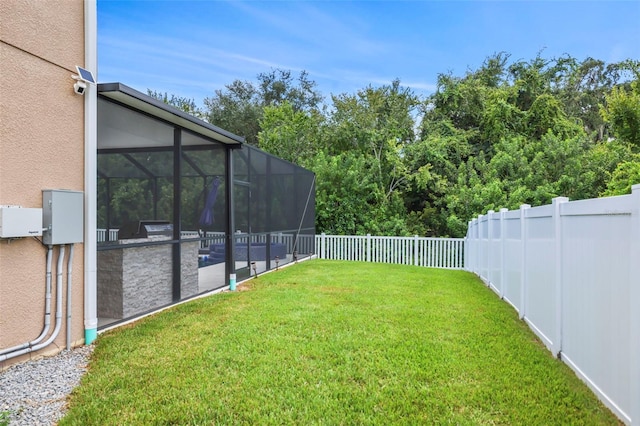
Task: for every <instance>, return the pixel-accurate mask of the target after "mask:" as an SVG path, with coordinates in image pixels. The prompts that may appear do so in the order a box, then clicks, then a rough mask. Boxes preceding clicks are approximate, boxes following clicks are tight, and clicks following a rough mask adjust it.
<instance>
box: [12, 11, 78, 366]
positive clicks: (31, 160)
mask: <svg viewBox="0 0 640 426" xmlns="http://www.w3.org/2000/svg"><path fill="white" fill-rule="evenodd" d="M75 65H81V66H82V65H84V6H83V2H82V1H81V0H2V1H0V205H21V206H23V207H42V190H43V189H71V190H77V191H84V98H83V97H82V96H79V95H76V94H75V93H74V91H73V83H74V80H73V79H72V78H71V74H74V73H75ZM83 252H84V248H83V247H82V244H76V247H75V249H74V260H73V296H72V300H73V310H72V331H73V334H72V341H73V342H74V344H76V345H77V344H81V343H83V338H84V325H83V298H84V294H83V287H84V270H83V265H84V259H83ZM56 260H57V250H56V256H54V259H53V262H52V263H53V274H54V275H53V277H54V291H53V293H54V297H53V300H52V325H51V329H53V326H54V323H55V314H54V311H55V303H56V301H55V273H56V271H55V265H56ZM45 262H46V248H45V247H44V246H43V245H42V244H41V243H40V242H38V241H36V240H35V239H33V238H23V239H18V240H12V241H10V242H9V241H7V240H0V349H4V348H7V347H11V346H14V345H19V344H22V343H24V342H28V341H30V340H32V339H34V338H36V337H37V336H38V335H39V334H40V331H41V330H42V327H43V319H44V301H45ZM63 268H64V277H65V279H64V283H65V287H64V294H65V296H64V297H63V303H64V306H66V261H65V264H64V267H63ZM65 318H66V311H65V312H64V313H63V324H62V329H61V332H60V334H59V336H58V337H57V338H56V340H55V341H54V343H53V344H51V345H49V346H48V347H47V348H45V349H42V350H41V351H39V352H37V353H33V354H30V355H24V356H21V357H18V358H14V359H11V360H8V361H5V362H4V363H0V369H2V368H3V367H6V366H7V365H9V364H11V363H15V362H19V361H22V360H24V359H26V358H30V357H38V356H42V355H45V354H50V353H53V352H57V351H60V350H62V349H64V348H65V345H66V335H65V330H66V323H65V322H64V321H65Z"/></svg>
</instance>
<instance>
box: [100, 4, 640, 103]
mask: <svg viewBox="0 0 640 426" xmlns="http://www.w3.org/2000/svg"><path fill="white" fill-rule="evenodd" d="M502 51H504V52H507V53H509V54H510V55H511V60H520V59H521V60H531V59H533V58H535V56H536V55H537V54H538V53H539V52H542V53H541V55H542V56H543V57H544V58H553V57H559V56H561V55H563V54H569V55H571V56H573V57H575V58H577V59H579V60H583V59H585V58H587V57H593V58H597V59H601V60H604V61H606V62H617V61H620V60H623V59H629V58H631V59H636V60H638V59H640V0H631V1H550V0H549V1H471V0H469V1H444V0H442V1H428V0H424V1H379V0H378V1H372V0H370V1H326V0H324V1H255V0H254V1H247V2H239V1H206V0H199V1H186V0H184V1H179V0H175V1H166V0H165V1H150V0H147V1H142V0H138V1H119V0H98V72H97V74H98V81H99V82H101V83H106V82H115V81H119V82H121V83H124V84H126V85H128V86H131V87H133V88H134V89H137V90H139V91H141V92H145V93H146V91H147V89H152V90H157V91H160V92H168V93H170V94H175V95H179V96H186V97H189V98H193V99H194V100H195V101H196V103H197V104H198V105H202V100H203V99H204V98H205V97H209V96H212V95H213V94H214V91H215V90H216V89H223V88H224V86H225V85H226V84H230V83H231V82H233V81H234V80H238V79H239V80H247V81H252V82H255V81H256V76H257V75H258V74H259V73H261V72H268V71H270V70H271V69H274V68H280V69H285V70H291V71H293V72H294V73H295V74H297V73H298V72H299V71H302V70H305V71H307V72H308V74H309V78H310V79H311V80H313V81H316V82H317V88H318V90H319V91H320V92H321V93H322V95H323V96H325V97H328V96H329V95H330V94H340V93H352V94H353V93H355V92H356V91H357V90H359V89H362V88H364V87H366V86H368V85H370V84H371V85H373V86H379V85H382V84H389V83H390V82H391V81H392V80H393V79H395V78H399V79H400V81H401V83H402V85H404V86H408V87H411V88H412V89H413V90H414V91H415V92H416V93H417V94H419V95H428V94H429V93H432V92H433V91H434V90H435V84H436V82H437V77H438V74H440V73H447V72H452V73H453V74H454V75H458V76H462V75H464V73H465V72H466V71H467V70H468V69H477V68H478V67H480V66H481V65H482V62H483V61H484V60H485V59H486V58H487V56H489V55H492V54H493V53H496V52H502Z"/></svg>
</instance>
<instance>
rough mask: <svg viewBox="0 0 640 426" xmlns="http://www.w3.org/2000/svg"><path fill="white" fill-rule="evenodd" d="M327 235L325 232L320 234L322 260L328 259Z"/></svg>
mask: <svg viewBox="0 0 640 426" xmlns="http://www.w3.org/2000/svg"><path fill="white" fill-rule="evenodd" d="M326 236H327V234H325V233H324V232H323V233H322V234H320V259H326V257H325V256H326V253H325V244H326V241H325V240H326V238H325V237H326Z"/></svg>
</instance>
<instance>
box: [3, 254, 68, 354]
mask: <svg viewBox="0 0 640 426" xmlns="http://www.w3.org/2000/svg"><path fill="white" fill-rule="evenodd" d="M63 261H64V246H60V251H59V252H58V266H57V269H56V274H57V278H56V286H57V288H56V326H55V328H54V329H53V333H51V336H49V338H48V339H47V340H45V341H44V342H42V343H39V344H37V345H34V346H29V347H27V348H24V349H21V350H18V351H13V352H11V353H8V354H2V355H0V362H2V361H5V360H7V359H11V358H15V357H17V356H20V355H24V354H28V353H30V352H35V351H38V350H40V349H42V348H45V347H47V346H49V345H50V344H51V342H53V341H54V340H55V338H56V337H58V334H59V333H60V328H62V265H63Z"/></svg>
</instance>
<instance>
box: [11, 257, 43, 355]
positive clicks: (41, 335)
mask: <svg viewBox="0 0 640 426" xmlns="http://www.w3.org/2000/svg"><path fill="white" fill-rule="evenodd" d="M52 258H53V246H51V245H50V246H48V250H47V272H46V275H45V304H44V325H43V327H42V332H41V333H40V335H39V336H38V337H36V338H35V339H33V340H32V341H30V342H26V343H23V344H21V345H17V346H13V347H11V348H6V349H2V350H0V355H3V354H7V353H9V352H14V351H17V350H20V349H24V348H28V347H29V346H33V345H35V344H37V343H39V342H40V341H41V340H42V339H44V337H45V336H46V335H47V333H48V332H49V327H50V324H51V259H52Z"/></svg>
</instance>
